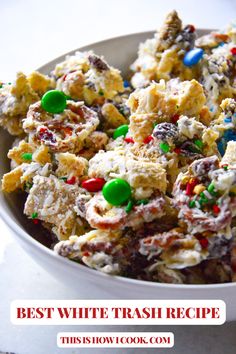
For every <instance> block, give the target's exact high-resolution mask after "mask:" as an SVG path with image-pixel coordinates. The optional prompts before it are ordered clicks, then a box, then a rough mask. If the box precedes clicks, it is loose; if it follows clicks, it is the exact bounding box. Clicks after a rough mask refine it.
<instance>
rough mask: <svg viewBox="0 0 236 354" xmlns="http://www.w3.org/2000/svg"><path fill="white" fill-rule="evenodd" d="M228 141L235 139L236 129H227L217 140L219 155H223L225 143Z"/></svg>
mask: <svg viewBox="0 0 236 354" xmlns="http://www.w3.org/2000/svg"><path fill="white" fill-rule="evenodd" d="M229 141H236V131H235V130H231V129H228V130H226V131H225V132H224V134H223V136H222V137H221V138H220V139H219V140H218V142H217V148H218V150H219V153H220V154H221V156H223V155H224V153H225V150H226V147H227V143H228V142H229Z"/></svg>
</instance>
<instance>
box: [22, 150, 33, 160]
mask: <svg viewBox="0 0 236 354" xmlns="http://www.w3.org/2000/svg"><path fill="white" fill-rule="evenodd" d="M21 157H22V159H23V160H25V161H32V154H31V153H30V152H25V153H24V154H22V155H21Z"/></svg>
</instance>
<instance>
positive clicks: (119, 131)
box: [113, 124, 129, 139]
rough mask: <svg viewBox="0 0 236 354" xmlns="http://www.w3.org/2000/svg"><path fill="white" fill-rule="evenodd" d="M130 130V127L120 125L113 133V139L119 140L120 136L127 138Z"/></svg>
mask: <svg viewBox="0 0 236 354" xmlns="http://www.w3.org/2000/svg"><path fill="white" fill-rule="evenodd" d="M128 130H129V126H128V125H126V124H124V125H120V126H119V127H118V128H116V130H115V131H114V133H113V138H114V139H117V138H119V136H126V134H127V133H128Z"/></svg>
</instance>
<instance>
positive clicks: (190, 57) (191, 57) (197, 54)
mask: <svg viewBox="0 0 236 354" xmlns="http://www.w3.org/2000/svg"><path fill="white" fill-rule="evenodd" d="M203 53H204V50H203V49H201V48H194V49H191V50H190V51H189V52H187V53H186V54H185V56H184V59H183V63H184V65H185V66H193V65H196V64H197V63H198V62H199V61H200V60H201V59H202V56H203Z"/></svg>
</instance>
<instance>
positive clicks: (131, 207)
mask: <svg viewBox="0 0 236 354" xmlns="http://www.w3.org/2000/svg"><path fill="white" fill-rule="evenodd" d="M133 206H134V202H133V201H132V200H130V201H129V202H128V204H127V206H126V208H125V211H126V213H127V214H128V213H130V212H131V210H132V209H133Z"/></svg>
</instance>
